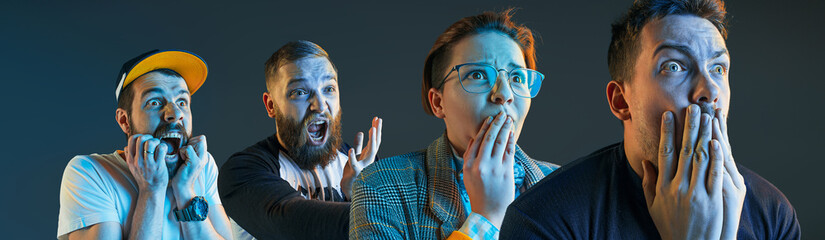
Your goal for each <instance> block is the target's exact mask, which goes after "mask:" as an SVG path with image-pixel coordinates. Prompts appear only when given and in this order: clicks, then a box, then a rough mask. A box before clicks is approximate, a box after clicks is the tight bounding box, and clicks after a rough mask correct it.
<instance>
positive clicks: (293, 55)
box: [264, 40, 338, 91]
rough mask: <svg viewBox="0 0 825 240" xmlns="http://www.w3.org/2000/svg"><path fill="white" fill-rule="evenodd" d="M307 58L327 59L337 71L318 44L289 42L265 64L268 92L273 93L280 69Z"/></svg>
mask: <svg viewBox="0 0 825 240" xmlns="http://www.w3.org/2000/svg"><path fill="white" fill-rule="evenodd" d="M305 57H325V58H327V60H328V61H329V64H331V65H332V68H333V69H335V64H333V63H332V60H331V59H330V58H329V54H327V51H324V49H323V48H321V46H318V44H315V43H313V42H310V41H306V40H298V41H293V42H288V43H287V44H285V45H284V46H282V47H281V48H279V49H278V51H275V53H273V54H272V56H270V57H269V59H267V60H266V63H265V64H264V65H265V76H266V79H265V80H266V90H267V91H272V89H271V88H272V86H271V85H272V83H274V81H275V77H276V73H277V72H278V68H280V67H281V66H284V65H286V64H289V63H291V62H294V61H295V60H298V59H301V58H305ZM335 71H336V72H337V71H338V70H337V69H335Z"/></svg>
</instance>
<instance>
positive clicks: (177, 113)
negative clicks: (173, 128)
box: [163, 104, 183, 122]
mask: <svg viewBox="0 0 825 240" xmlns="http://www.w3.org/2000/svg"><path fill="white" fill-rule="evenodd" d="M163 118H164V120H166V121H167V122H176V121H182V120H183V110H182V109H181V107H180V106H178V105H177V104H167V105H166V111H164V114H163Z"/></svg>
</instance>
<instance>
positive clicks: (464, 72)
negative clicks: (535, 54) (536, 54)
mask: <svg viewBox="0 0 825 240" xmlns="http://www.w3.org/2000/svg"><path fill="white" fill-rule="evenodd" d="M454 71H455V72H458V77H459V79H460V81H459V82H460V83H461V88H463V89H464V91H467V92H469V93H486V92H489V91H491V90H493V85H495V84H496V80H497V79H498V72H500V71H504V72H505V74H506V75H505V76H506V78H505V79H507V82H508V83H509V84H510V89H512V90H513V93H514V94H515V95H516V96H519V97H523V98H534V97H536V95H538V94H539V89H540V88H541V81H542V80H544V74H542V73H540V72H538V71H536V70H532V69H527V68H516V69H513V70H510V71H509V72H507V70H505V69H496V68H495V67H493V66H492V65H489V64H483V63H465V64H460V65H456V66H455V67H453V68H452V69H450V72H448V73H447V76H444V80H442V81H441V85H442V86H444V83H445V82H446V81H447V78H448V77H450V74H452V73H453V72H454Z"/></svg>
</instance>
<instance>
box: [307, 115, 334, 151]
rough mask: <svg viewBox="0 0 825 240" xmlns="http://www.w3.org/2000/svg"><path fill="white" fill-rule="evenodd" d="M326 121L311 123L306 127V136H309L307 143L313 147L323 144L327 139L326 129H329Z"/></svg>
mask: <svg viewBox="0 0 825 240" xmlns="http://www.w3.org/2000/svg"><path fill="white" fill-rule="evenodd" d="M328 126H329V122H328V121H327V120H316V121H312V122H310V123H309V125H307V136H309V143H310V144H312V145H315V146H320V145H321V144H324V142H325V141H326V137H327V129H328V128H329V127H328Z"/></svg>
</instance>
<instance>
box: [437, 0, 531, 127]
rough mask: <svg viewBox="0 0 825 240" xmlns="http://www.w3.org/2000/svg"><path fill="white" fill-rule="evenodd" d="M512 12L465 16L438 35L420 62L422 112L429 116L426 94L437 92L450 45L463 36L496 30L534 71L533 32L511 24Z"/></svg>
mask: <svg viewBox="0 0 825 240" xmlns="http://www.w3.org/2000/svg"><path fill="white" fill-rule="evenodd" d="M513 12H514V9H513V8H508V9H506V10H504V11H501V12H484V13H481V14H479V15H475V16H470V17H465V18H462V19H460V20H458V22H455V23H453V24H452V25H450V27H448V28H447V30H445V31H444V33H441V35H439V36H438V38H437V39H436V40H435V44H433V48H432V49H430V53H429V54H427V60H426V61H425V62H424V78H423V81H422V84H421V103H422V105H423V106H424V111H425V112H427V114H429V115H433V112H432V109H431V108H430V101H429V98H428V92H429V91H430V88H433V87H435V88H437V89H441V87H442V86H443V85H444V84H443V80H444V76H442V75H443V74H444V72H445V71H446V69H447V67H448V66H445V64H447V62H448V61H449V58H448V57H449V53H450V50H451V49H452V47H453V45H455V44H456V43H457V42H458V41H459V40H461V39H463V38H464V37H467V36H471V35H474V34H478V33H483V32H488V31H497V32H501V33H503V34H504V35H507V36H508V37H510V38H511V39H513V41H515V42H516V44H518V45H519V47H520V48H521V51H522V53H524V61H525V62H526V63H527V66H526V67H527V68H529V69H533V70H535V69H536V49H535V46H534V42H535V40H534V39H533V32H532V31H531V30H530V29H529V28H527V27H526V26H524V25H517V24H516V23H514V22H513V21H512V16H513Z"/></svg>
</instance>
